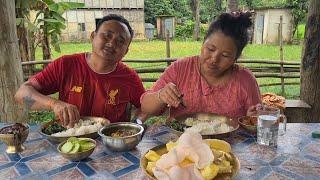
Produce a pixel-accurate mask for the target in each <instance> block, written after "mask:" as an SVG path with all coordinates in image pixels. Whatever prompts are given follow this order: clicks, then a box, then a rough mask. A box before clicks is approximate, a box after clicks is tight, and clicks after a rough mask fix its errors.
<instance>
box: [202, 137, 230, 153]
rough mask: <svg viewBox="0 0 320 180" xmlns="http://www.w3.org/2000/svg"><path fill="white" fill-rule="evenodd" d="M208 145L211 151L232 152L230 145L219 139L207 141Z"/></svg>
mask: <svg viewBox="0 0 320 180" xmlns="http://www.w3.org/2000/svg"><path fill="white" fill-rule="evenodd" d="M205 141H206V143H207V144H208V145H209V146H210V149H216V150H220V151H223V152H227V153H229V152H231V146H230V144H229V143H227V142H226V141H223V140H219V139H206V140H205Z"/></svg>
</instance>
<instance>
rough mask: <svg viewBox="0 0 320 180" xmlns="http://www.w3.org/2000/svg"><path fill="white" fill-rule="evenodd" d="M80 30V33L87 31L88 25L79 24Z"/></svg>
mask: <svg viewBox="0 0 320 180" xmlns="http://www.w3.org/2000/svg"><path fill="white" fill-rule="evenodd" d="M78 30H79V31H82V32H84V31H86V24H85V23H78Z"/></svg>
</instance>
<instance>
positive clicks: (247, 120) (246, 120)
mask: <svg viewBox="0 0 320 180" xmlns="http://www.w3.org/2000/svg"><path fill="white" fill-rule="evenodd" d="M242 119H243V120H242V123H243V124H245V125H248V126H257V124H258V118H257V117H256V116H246V117H243V118H242Z"/></svg>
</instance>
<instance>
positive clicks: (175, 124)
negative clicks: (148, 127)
mask: <svg viewBox="0 0 320 180" xmlns="http://www.w3.org/2000/svg"><path fill="white" fill-rule="evenodd" d="M167 125H168V127H170V128H172V129H175V130H177V131H181V132H183V131H184V128H186V127H187V126H186V125H185V124H183V123H180V122H179V121H177V120H173V121H171V122H168V123H167Z"/></svg>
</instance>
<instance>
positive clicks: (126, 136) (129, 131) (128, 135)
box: [98, 122, 144, 151]
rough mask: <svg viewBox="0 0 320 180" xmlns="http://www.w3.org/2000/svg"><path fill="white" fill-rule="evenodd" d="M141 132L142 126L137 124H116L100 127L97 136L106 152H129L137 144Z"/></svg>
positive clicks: (142, 130) (140, 137)
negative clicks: (99, 137)
mask: <svg viewBox="0 0 320 180" xmlns="http://www.w3.org/2000/svg"><path fill="white" fill-rule="evenodd" d="M143 132H144V128H143V126H141V125H139V124H135V123H131V122H118V123H111V124H108V125H106V126H104V127H102V128H101V129H100V130H99V131H98V134H99V135H100V136H101V139H102V141H103V144H104V146H105V147H106V148H107V149H108V150H111V151H129V150H131V149H133V148H135V147H136V146H137V145H138V144H139V142H140V141H141V139H142V135H143Z"/></svg>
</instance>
